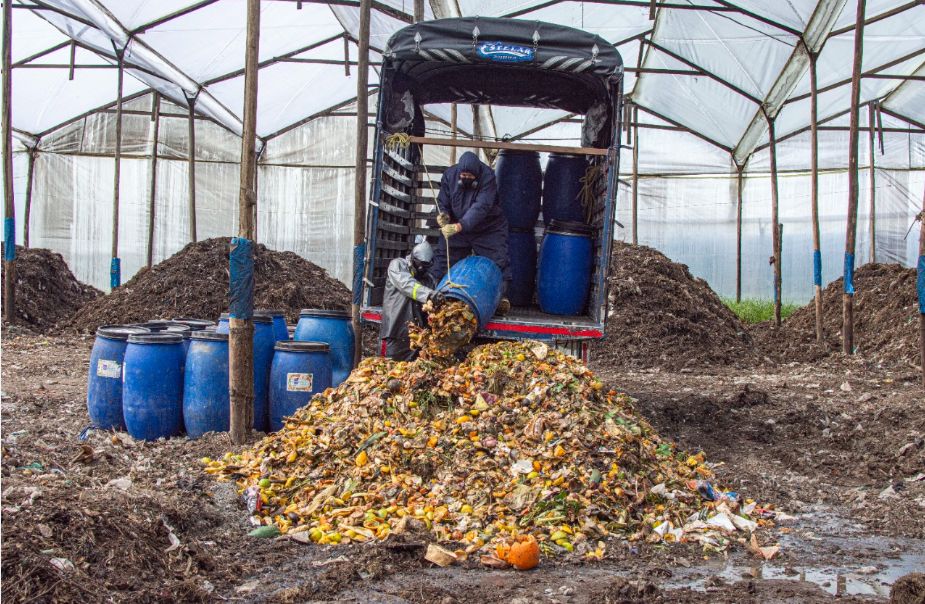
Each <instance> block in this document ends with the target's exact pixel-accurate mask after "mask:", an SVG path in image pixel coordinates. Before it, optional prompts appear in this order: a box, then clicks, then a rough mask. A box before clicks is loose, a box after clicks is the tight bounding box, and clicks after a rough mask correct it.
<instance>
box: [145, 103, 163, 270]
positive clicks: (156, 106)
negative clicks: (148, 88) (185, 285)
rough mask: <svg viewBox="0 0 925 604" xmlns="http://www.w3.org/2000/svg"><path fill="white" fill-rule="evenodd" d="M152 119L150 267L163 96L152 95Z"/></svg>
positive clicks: (152, 255) (152, 261) (149, 196)
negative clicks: (158, 140)
mask: <svg viewBox="0 0 925 604" xmlns="http://www.w3.org/2000/svg"><path fill="white" fill-rule="evenodd" d="M151 119H152V121H153V122H154V133H153V134H152V136H151V138H152V144H151V168H150V173H151V187H150V188H149V189H148V267H150V266H151V265H152V264H154V225H155V221H156V218H157V139H158V134H159V131H160V127H161V96H160V95H159V94H158V93H156V92H155V93H153V94H152V99H151Z"/></svg>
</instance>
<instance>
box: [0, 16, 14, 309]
mask: <svg viewBox="0 0 925 604" xmlns="http://www.w3.org/2000/svg"><path fill="white" fill-rule="evenodd" d="M12 18H13V6H12V3H11V2H10V1H9V0H7V1H6V2H4V3H3V34H2V37H3V42H2V46H3V50H2V52H3V58H2V61H3V82H2V86H0V87H2V92H0V94H3V114H2V116H0V129H2V130H3V208H4V212H5V213H4V223H3V318H4V319H6V320H7V321H12V320H13V318H14V317H15V316H16V205H15V203H14V201H13V128H12V121H11V119H12V113H11V110H10V101H11V100H12V99H13V95H12V81H11V79H12V78H11V76H10V66H11V64H12V50H11V43H12V39H11V38H12V31H11V24H10V22H11V20H12Z"/></svg>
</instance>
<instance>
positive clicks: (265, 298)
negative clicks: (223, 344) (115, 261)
mask: <svg viewBox="0 0 925 604" xmlns="http://www.w3.org/2000/svg"><path fill="white" fill-rule="evenodd" d="M230 241H231V240H230V239H229V238H227V237H220V238H216V239H206V240H205V241H199V242H196V243H190V244H189V245H187V246H186V247H184V248H183V249H182V250H180V251H179V252H177V253H176V254H174V255H173V256H171V257H170V258H168V259H167V260H164V261H163V262H161V263H160V264H157V265H155V266H153V267H151V268H150V269H148V268H144V269H142V270H141V271H139V272H138V274H136V275H135V276H134V277H132V279H131V280H130V281H128V282H127V283H125V284H124V285H122V286H121V287H119V288H117V289H116V290H114V291H113V292H112V293H110V294H108V295H106V296H103V297H101V298H99V299H98V300H96V301H95V302H93V303H92V304H88V305H87V306H86V307H85V308H83V309H82V310H81V311H80V312H79V313H77V315H75V316H74V318H73V320H72V321H71V322H70V325H69V326H70V327H71V328H73V329H76V330H80V331H84V330H87V331H92V330H95V329H96V328H97V327H98V326H99V325H103V324H106V323H130V322H136V321H144V320H147V319H169V318H172V317H179V316H184V317H199V318H207V319H217V318H218V316H219V315H220V314H221V313H223V312H226V311H227V310H228V245H229V243H230ZM254 255H255V258H254V272H255V275H254V278H255V281H256V284H255V290H254V305H255V307H257V308H279V309H283V310H285V311H286V318H287V320H288V321H290V322H295V321H298V318H299V310H300V309H302V308H325V309H343V308H348V307H349V306H350V291H349V290H348V289H347V287H346V286H344V284H343V283H341V282H340V281H338V280H337V279H335V278H333V277H331V276H330V275H328V273H327V271H325V270H324V269H323V268H321V267H319V266H317V265H315V264H312V263H311V262H309V261H308V260H306V259H304V258H302V257H301V256H299V255H298V254H295V253H293V252H277V251H273V250H270V249H267V248H266V246H263V245H259V244H258V245H257V246H255V251H254Z"/></svg>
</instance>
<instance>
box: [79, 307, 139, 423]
mask: <svg viewBox="0 0 925 604" xmlns="http://www.w3.org/2000/svg"><path fill="white" fill-rule="evenodd" d="M143 333H149V332H148V330H147V329H145V328H144V327H136V326H130V325H103V326H102V327H100V328H99V329H97V330H96V340H95V341H94V342H93V350H92V351H91V352H90V376H89V378H88V379H87V413H88V414H89V415H90V421H91V422H92V423H93V425H94V426H96V427H97V428H102V429H103V430H125V420H124V419H123V418H122V364H123V362H124V361H125V347H126V345H127V344H128V337H129V336H130V335H133V334H143Z"/></svg>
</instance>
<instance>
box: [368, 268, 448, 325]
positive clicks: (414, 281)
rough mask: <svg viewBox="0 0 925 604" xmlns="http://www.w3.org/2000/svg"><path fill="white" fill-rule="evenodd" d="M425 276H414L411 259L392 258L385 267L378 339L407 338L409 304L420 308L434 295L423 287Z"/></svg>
mask: <svg viewBox="0 0 925 604" xmlns="http://www.w3.org/2000/svg"><path fill="white" fill-rule="evenodd" d="M426 283H431V281H430V279H429V278H428V276H427V275H415V274H414V268H413V267H412V265H411V256H410V255H409V256H406V257H405V258H396V259H394V260H392V261H391V262H390V263H389V276H388V279H387V280H386V282H385V294H384V295H383V298H382V325H381V326H380V327H379V337H380V338H403V339H407V338H408V322H409V321H411V317H412V308H411V305H412V304H413V303H418V304H424V303H425V302H427V300H429V299H430V297H431V296H432V295H433V294H434V290H433V289H431V288H430V287H428V286H427V285H426Z"/></svg>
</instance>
